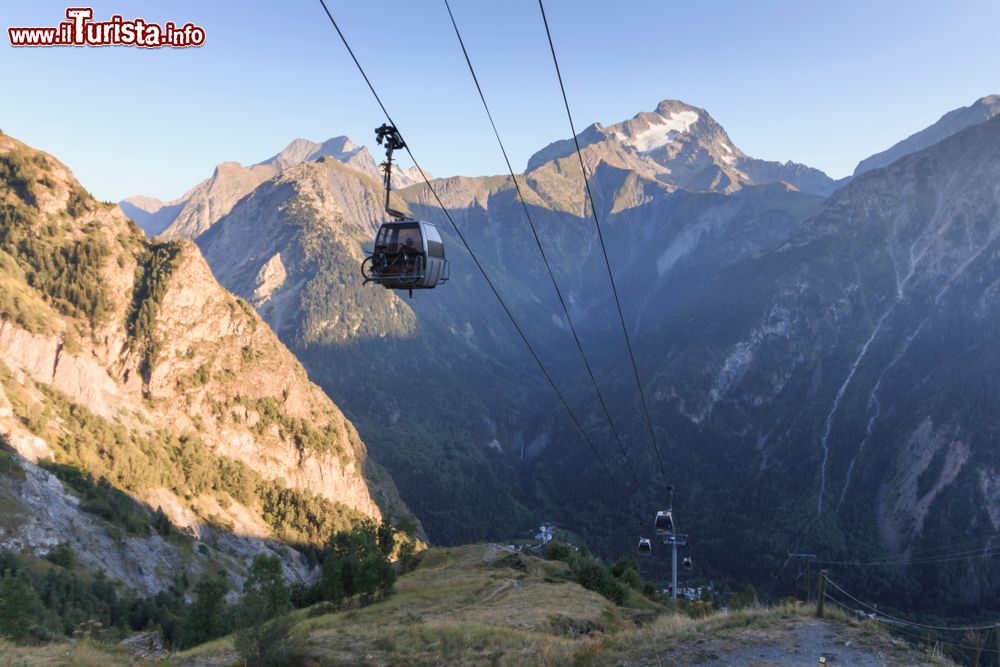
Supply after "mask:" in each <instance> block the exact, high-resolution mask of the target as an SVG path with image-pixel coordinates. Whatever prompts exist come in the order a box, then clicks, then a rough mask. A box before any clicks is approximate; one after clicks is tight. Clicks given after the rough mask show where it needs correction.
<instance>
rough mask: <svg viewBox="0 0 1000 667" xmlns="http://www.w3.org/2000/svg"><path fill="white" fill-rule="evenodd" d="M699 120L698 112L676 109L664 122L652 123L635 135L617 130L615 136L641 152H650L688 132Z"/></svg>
mask: <svg viewBox="0 0 1000 667" xmlns="http://www.w3.org/2000/svg"><path fill="white" fill-rule="evenodd" d="M697 122H698V113H697V112H695V111H675V112H672V113H671V114H670V115H669V116H666V117H663V121H662V122H659V123H651V124H650V126H649V127H648V128H646V129H645V130H643V131H642V132H639V133H638V134H636V135H635V136H633V137H626V136H624V135H623V134H621V133H620V132H615V138H617V139H618V140H619V141H621V142H622V143H624V144H627V145H629V146H632V147H633V148H635V149H636V150H638V151H639V152H640V153H648V152H649V151H652V150H655V149H657V148H662V147H663V146H666V145H667V144H669V143H672V142H673V141H674V140H675V139H676V138H677V135H678V134H680V133H681V132H687V131H688V128H690V127H691V126H692V125H694V124H695V123H697Z"/></svg>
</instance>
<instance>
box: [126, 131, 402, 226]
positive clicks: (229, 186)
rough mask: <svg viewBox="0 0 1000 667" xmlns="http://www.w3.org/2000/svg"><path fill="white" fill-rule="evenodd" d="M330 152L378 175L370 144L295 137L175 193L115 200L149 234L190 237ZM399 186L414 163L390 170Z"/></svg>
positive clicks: (219, 168)
mask: <svg viewBox="0 0 1000 667" xmlns="http://www.w3.org/2000/svg"><path fill="white" fill-rule="evenodd" d="M324 156H327V157H331V158H333V159H335V160H337V161H339V162H342V163H343V164H345V165H347V166H349V167H351V168H352V169H355V170H356V171H360V172H361V173H364V174H366V175H368V176H371V177H373V178H376V179H381V171H380V169H379V167H378V165H376V164H375V160H374V159H373V158H372V156H371V154H370V153H369V152H368V149H367V148H365V147H364V146H356V145H354V143H352V142H351V140H350V139H348V138H347V137H344V136H340V137H334V138H332V139H328V140H326V141H324V142H323V143H316V142H313V141H309V140H308V139H295V140H293V141H292V142H291V143H290V144H288V146H286V147H285V148H284V149H283V150H282V151H281V152H279V153H277V154H276V155H273V156H271V157H270V158H268V159H266V160H264V161H262V162H258V163H257V164H253V165H250V166H248V167H244V166H243V165H241V164H239V163H238V162H223V163H222V164H219V165H218V166H216V168H215V172H214V173H213V174H212V176H211V178H209V179H207V180H204V181H202V182H201V183H199V184H198V185H196V186H194V187H193V188H191V189H190V190H188V191H187V192H185V193H184V194H183V195H181V196H180V197H179V198H177V199H175V200H173V201H170V202H162V201H160V200H158V199H154V198H152V197H145V196H142V195H137V196H134V197H128V198H126V199H124V200H122V201H121V202H119V205H120V206H121V208H122V210H123V211H125V214H126V215H128V216H129V217H131V218H132V219H134V220H135V221H136V222H137V223H139V226H140V227H142V229H143V230H144V231H145V232H146V234H147V235H148V236H150V237H153V236H159V235H162V236H163V237H164V238H190V239H193V238H195V237H196V236H198V235H199V234H200V233H202V232H204V231H205V230H206V229H208V228H209V227H211V226H212V224H213V223H214V222H215V221H216V220H218V219H219V218H220V217H222V216H223V215H225V214H226V213H228V212H229V210H230V209H232V207H233V204H235V203H236V202H237V201H238V200H240V199H241V198H242V197H243V196H245V195H246V194H248V193H249V192H251V191H252V190H253V189H254V188H256V187H257V186H258V185H260V184H261V183H263V182H264V181H266V180H268V179H270V178H272V177H274V176H276V175H277V174H279V173H281V172H282V171H283V170H285V169H288V168H289V167H293V166H295V165H297V164H301V163H303V162H309V161H314V160H318V159H320V158H321V157H324ZM394 178H395V179H396V183H397V185H398V186H400V187H402V186H405V185H409V184H411V183H416V182H417V181H418V180H420V177H419V174H418V173H417V172H416V170H415V169H412V168H411V169H405V168H399V169H396V170H395V171H394Z"/></svg>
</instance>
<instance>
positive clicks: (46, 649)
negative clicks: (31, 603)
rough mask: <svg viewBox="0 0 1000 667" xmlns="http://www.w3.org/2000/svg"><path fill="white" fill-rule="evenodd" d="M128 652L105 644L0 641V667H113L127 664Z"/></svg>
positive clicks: (129, 663)
mask: <svg viewBox="0 0 1000 667" xmlns="http://www.w3.org/2000/svg"><path fill="white" fill-rule="evenodd" d="M131 664H134V663H132V662H130V661H129V654H128V651H125V650H123V649H119V648H118V647H113V646H108V645H105V644H94V643H90V642H78V643H76V644H69V643H61V644H47V645H45V646H15V645H13V644H10V643H8V642H5V641H0V667H29V666H30V667H36V666H37V667H48V666H50V665H51V666H55V665H68V666H70V667H116V666H117V665H131Z"/></svg>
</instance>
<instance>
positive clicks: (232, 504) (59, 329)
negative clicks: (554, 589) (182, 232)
mask: <svg viewBox="0 0 1000 667" xmlns="http://www.w3.org/2000/svg"><path fill="white" fill-rule="evenodd" d="M0 213H2V215H3V216H4V219H3V225H2V228H0V285H2V290H0V379H2V380H3V391H2V392H0V395H2V396H3V400H2V401H0V435H2V437H3V439H4V441H5V442H6V445H7V447H10V448H12V449H13V452H16V453H10V456H12V457H13V459H12V460H13V461H14V464H16V465H13V464H12V465H11V467H10V468H9V469H8V470H7V472H8V473H9V474H7V475H6V476H5V477H4V478H3V479H2V480H0V487H2V489H0V493H4V494H6V495H7V499H8V502H9V503H11V505H12V511H11V512H10V513H6V512H5V515H6V516H8V517H10V519H11V520H10V521H5V522H4V526H3V528H4V533H3V537H2V541H3V544H5V545H9V546H16V547H18V548H20V549H33V550H36V551H40V552H42V553H44V552H45V550H46V549H47V548H49V547H51V546H52V545H53V544H55V543H58V542H70V543H73V544H75V545H76V546H78V547H81V548H80V549H78V551H80V552H83V553H87V554H88V556H87V559H88V562H87V564H88V565H92V566H94V567H95V568H100V569H104V570H105V571H106V572H107V573H108V574H109V575H110V576H113V577H119V578H122V579H123V580H124V581H125V583H126V584H127V585H129V586H133V587H135V588H136V589H137V590H141V591H144V592H151V591H154V590H159V589H162V588H164V587H165V586H166V585H167V584H168V583H169V582H170V580H171V579H170V578H171V577H173V576H175V575H176V569H177V567H178V564H179V563H188V562H189V563H190V564H191V567H193V568H195V570H197V569H198V568H199V567H202V566H203V565H204V563H201V561H205V562H207V560H206V558H205V557H204V554H202V553H201V552H199V551H198V550H194V553H195V554H196V555H195V556H191V557H190V558H187V557H185V556H184V553H188V551H187V550H186V549H181V550H180V551H178V548H179V547H178V545H177V544H175V543H173V542H171V541H170V540H166V541H165V540H163V539H160V537H159V536H157V535H155V534H153V535H150V534H148V531H145V532H144V529H143V524H142V521H141V519H142V518H143V517H146V518H147V519H148V518H149V516H151V515H150V512H152V511H153V510H159V511H160V512H162V513H163V514H164V515H165V516H166V518H167V519H169V521H170V522H171V523H172V524H173V526H174V527H175V528H177V529H180V530H181V531H182V533H183V534H185V535H187V536H188V538H187V539H193V540H195V541H198V542H201V543H203V544H206V545H207V546H209V547H211V548H212V549H213V550H214V552H216V553H218V554H219V555H218V556H217V557H219V558H223V556H224V561H225V562H227V563H229V564H230V566H231V568H232V571H233V572H236V573H238V571H239V567H238V564H239V562H240V560H241V559H242V558H243V557H245V556H247V555H252V554H253V553H254V552H255V551H259V550H261V549H269V550H275V551H277V552H279V553H282V554H284V555H286V556H287V558H286V560H287V563H288V567H289V568H290V569H289V573H290V574H291V573H297V574H296V576H300V577H306V576H308V571H307V569H306V568H304V567H303V566H302V563H301V562H300V559H299V558H298V557H297V556H296V555H295V554H294V552H292V551H291V550H288V549H287V548H285V547H283V546H282V545H280V543H279V540H282V539H285V540H294V541H298V540H302V541H306V540H310V539H313V538H317V539H321V534H322V533H323V532H324V531H326V530H329V529H332V528H334V527H336V526H337V525H340V526H346V525H349V524H350V522H352V521H356V520H359V519H361V518H363V517H372V518H376V519H378V518H382V517H389V518H402V517H404V516H407V515H408V510H407V509H406V508H405V506H404V505H403V504H402V502H401V501H400V500H399V497H398V495H397V493H396V491H395V487H394V485H393V483H392V481H391V479H389V478H388V476H387V475H386V474H385V473H384V471H383V470H382V469H381V468H380V467H379V466H378V465H377V464H376V463H375V462H374V461H372V460H370V459H369V458H368V455H367V451H366V448H365V446H364V444H363V443H362V441H361V439H360V438H359V437H358V434H357V432H356V431H355V429H354V427H353V425H352V424H351V423H350V421H348V420H347V419H346V418H345V417H344V415H343V414H342V413H341V412H340V410H338V409H337V407H336V406H334V405H333V404H332V403H331V402H330V400H329V399H328V398H327V397H326V396H325V395H324V394H323V392H322V391H321V390H320V389H319V388H318V387H316V386H315V385H313V384H312V383H310V382H309V379H308V377H307V375H306V373H305V371H304V369H303V368H302V366H301V365H300V364H299V363H298V361H297V360H296V359H295V358H294V357H293V356H292V355H291V353H290V352H289V351H288V350H287V349H286V348H285V347H284V346H282V345H281V343H280V342H279V341H278V340H277V338H276V337H275V336H274V334H273V333H272V332H271V330H270V329H269V328H268V327H267V325H266V324H265V323H264V322H263V321H262V320H261V319H260V318H259V317H258V316H257V314H256V313H255V312H254V311H253V309H252V308H251V307H250V306H249V305H248V304H247V303H245V302H243V301H241V300H240V299H238V298H236V297H234V296H233V295H232V294H229V293H228V292H226V291H225V290H223V289H221V288H220V287H219V286H218V284H217V283H216V281H215V279H214V278H213V277H212V274H211V272H210V270H209V268H208V266H207V265H206V264H205V262H204V260H203V259H202V257H201V255H200V253H199V251H198V249H197V248H196V246H194V244H192V243H190V242H183V241H177V242H169V243H161V244H151V243H149V242H148V241H146V240H145V238H144V237H143V235H142V233H141V231H140V230H139V229H138V228H137V227H135V225H134V224H133V223H131V222H130V221H129V220H127V219H126V217H125V216H124V215H123V214H122V212H121V211H120V210H119V209H118V208H117V207H113V206H108V205H104V204H99V203H97V202H95V201H94V200H93V199H91V198H90V197H89V195H87V194H86V192H85V191H84V190H83V189H82V188H81V187H80V185H79V184H78V183H77V182H76V181H75V180H74V179H73V177H72V174H71V173H70V172H69V170H68V169H66V168H65V167H64V166H63V165H61V164H60V163H59V162H58V161H56V160H55V159H54V158H52V157H51V156H48V155H46V154H44V153H41V152H39V151H35V150H33V149H31V148H28V147H27V146H24V145H23V144H20V143H19V142H17V141H15V140H13V139H11V138H9V137H6V136H4V137H0ZM74 471H76V472H74ZM81 474H82V475H83V476H82V477H81ZM57 478H58V479H57ZM60 480H61V482H60ZM102 480H103V481H102ZM102 485H104V486H102ZM113 489H120V490H121V491H124V492H126V493H127V494H129V496H131V498H133V499H135V501H138V504H137V505H136V507H135V508H133V509H132V510H128V511H127V512H126V510H125V509H122V510H121V512H125V515H121V516H119V514H120V513H119V514H116V513H115V512H111V511H110V510H109V511H108V512H104V514H101V513H98V514H97V516H93V512H90V513H89V514H88V511H87V507H88V503H91V504H92V501H93V502H96V501H94V498H95V497H96V496H95V494H97V495H98V496H100V494H105V495H104V496H100V498H101V500H102V502H104V503H105V504H107V503H108V502H111V501H108V497H110V498H111V499H112V500H113V501H114V502H113V503H112V506H114V507H118V505H115V504H114V503H119V504H120V505H121V507H126V506H127V505H128V503H125V502H124V501H123V500H121V498H123V497H124V496H115V495H114V493H115V492H114V491H113ZM107 494H111V495H110V496H107ZM105 496H107V497H105ZM116 499H117V500H116ZM81 500H82V502H81ZM130 502H132V501H130ZM122 503H124V504H122ZM43 509H44V512H43ZM309 512H312V513H313V514H309ZM126 515H127V516H128V517H131V518H129V519H128V522H127V524H126V525H127V528H126V533H127V535H126V537H125V538H123V539H124V540H125V541H124V542H121V541H120V540H119V541H116V539H115V538H114V537H113V535H114V534H115V530H114V529H113V528H114V524H115V521H116V520H117V521H119V523H122V522H124V521H125V519H124V518H122V517H123V516H126ZM307 517H312V518H307ZM120 532H121V531H120V530H118V533H119V534H120ZM188 555H189V556H190V553H188ZM199 563H201V564H200V565H199Z"/></svg>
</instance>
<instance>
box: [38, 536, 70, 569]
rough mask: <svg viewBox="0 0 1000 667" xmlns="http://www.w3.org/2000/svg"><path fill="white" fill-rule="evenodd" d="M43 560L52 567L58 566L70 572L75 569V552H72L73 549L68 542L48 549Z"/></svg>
mask: <svg viewBox="0 0 1000 667" xmlns="http://www.w3.org/2000/svg"><path fill="white" fill-rule="evenodd" d="M45 558H46V560H48V561H49V562H50V563H52V564H53V565H58V566H59V567H62V568H65V569H67V570H72V569H73V568H74V567H76V552H74V551H73V547H71V546H70V545H69V543H68V542H63V543H62V544H58V545H56V546H54V547H52V548H51V549H49V553H48V554H46V555H45Z"/></svg>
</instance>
